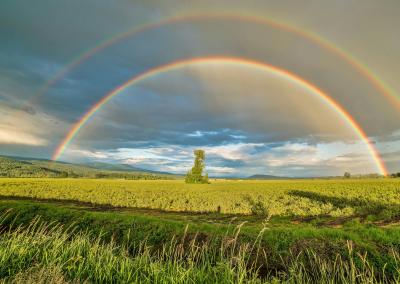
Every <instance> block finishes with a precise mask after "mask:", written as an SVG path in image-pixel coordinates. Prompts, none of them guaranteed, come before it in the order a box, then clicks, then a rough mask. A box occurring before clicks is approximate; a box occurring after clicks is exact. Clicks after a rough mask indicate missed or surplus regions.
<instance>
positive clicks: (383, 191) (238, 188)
mask: <svg viewBox="0 0 400 284" xmlns="http://www.w3.org/2000/svg"><path fill="white" fill-rule="evenodd" d="M0 195H3V196H19V197H33V198H41V199H59V200H76V201H83V202H90V203H93V204H102V205H111V206H118V207H135V208H150V209H161V210H165V211H178V212H182V211H186V212H200V213H201V212H217V211H220V213H225V214H251V213H252V211H254V207H257V205H260V206H259V207H264V209H265V213H267V214H268V215H272V216H316V215H331V216H337V217H339V216H351V215H354V214H368V213H373V214H374V215H376V214H377V213H380V214H386V215H387V217H390V215H391V213H395V214H396V213H398V212H397V210H398V208H399V206H400V198H399V196H400V180H398V179H371V180H364V179H361V180H282V181H213V182H212V183H211V184H203V185H191V184H185V183H184V182H183V181H180V180H171V181H165V180H163V181H129V180H94V179H7V178H6V179H1V180H0ZM252 209H253V210H252ZM392 211H393V212H392ZM253 213H254V212H253Z"/></svg>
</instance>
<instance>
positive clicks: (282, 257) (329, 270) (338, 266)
mask: <svg viewBox="0 0 400 284" xmlns="http://www.w3.org/2000/svg"><path fill="white" fill-rule="evenodd" d="M110 209H112V208H110ZM0 211H1V212H2V213H1V214H2V216H3V217H2V234H1V241H0V248H1V250H2V251H1V252H0V257H1V259H2V260H1V261H2V263H1V267H3V270H2V272H1V277H2V278H3V279H8V280H10V281H11V278H18V277H22V278H23V277H31V276H32V277H45V276H46V275H49V273H50V274H51V273H53V274H54V277H59V278H60V279H63V281H64V280H65V281H72V280H79V281H84V280H89V281H90V282H115V283H119V282H132V281H133V282H135V281H136V282H148V283H150V282H151V283H155V282H170V283H174V282H175V283H176V282H208V283H212V282H213V283H216V282H218V283H224V282H226V283H230V282H241V281H242V282H258V281H261V280H262V281H275V280H276V281H277V280H279V281H284V282H301V281H306V282H307V281H311V280H312V281H317V282H328V280H329V279H331V280H333V279H336V280H337V281H338V282H341V281H342V282H343V281H345V280H346V282H357V281H359V282H360V283H361V282H363V281H367V280H368V281H369V280H371V281H372V280H373V281H375V282H377V281H396V280H397V281H398V280H399V277H400V274H399V273H400V271H399V259H398V254H399V251H400V241H399V240H400V228H398V227H397V226H394V227H387V228H386V227H378V226H375V225H371V224H361V223H359V222H357V221H355V220H352V221H350V222H349V223H347V224H345V225H344V226H343V227H341V228H331V227H321V226H315V225H312V224H303V223H302V224H297V225H293V224H290V223H288V222H287V220H282V219H279V218H278V220H274V218H272V219H271V220H270V221H269V222H268V223H265V224H264V226H263V225H259V226H254V225H247V224H244V225H242V226H240V225H232V224H231V225H229V224H228V223H229V221H228V222H226V224H223V223H220V224H207V223H204V222H197V223H191V225H190V226H188V227H187V222H185V218H184V217H185V216H182V219H177V218H171V219H169V218H167V217H165V216H164V217H160V216H155V215H149V214H143V213H142V212H136V213H135V212H120V211H112V210H110V211H111V212H98V211H96V208H93V207H85V206H78V205H74V206H72V205H68V206H67V205H61V204H52V203H43V202H33V201H21V200H17V201H12V200H3V201H1V202H0ZM5 216H7V217H5ZM214 217H215V216H214ZM220 217H221V218H223V217H224V216H223V215H222V214H221V216H220ZM38 218H40V219H38ZM42 222H44V224H42ZM50 222H51V224H49V223H50ZM259 223H261V222H259ZM45 224H47V225H45ZM58 224H62V225H58ZM239 229H240V230H239ZM239 231H240V232H239ZM260 232H261V234H260ZM31 244H35V245H34V246H32V245H31ZM27 271H30V272H29V273H28V272H27ZM90 271H91V272H90ZM93 271H95V273H94V272H93ZM35 275H36V276H35ZM46 277H47V276H46Z"/></svg>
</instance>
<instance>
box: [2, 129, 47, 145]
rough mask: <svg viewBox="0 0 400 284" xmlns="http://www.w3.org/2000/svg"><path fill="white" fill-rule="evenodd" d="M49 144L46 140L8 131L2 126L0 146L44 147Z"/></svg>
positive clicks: (15, 131) (12, 130)
mask: <svg viewBox="0 0 400 284" xmlns="http://www.w3.org/2000/svg"><path fill="white" fill-rule="evenodd" d="M47 143H48V141H47V140H46V139H43V138H40V137H36V136H34V135H32V134H29V133H24V132H21V131H19V130H16V129H7V126H5V125H0V144H18V145H30V146H44V145H47Z"/></svg>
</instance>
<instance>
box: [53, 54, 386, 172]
mask: <svg viewBox="0 0 400 284" xmlns="http://www.w3.org/2000/svg"><path fill="white" fill-rule="evenodd" d="M210 63H218V64H238V65H246V66H251V67H254V68H258V69H262V70H264V71H266V72H270V73H273V74H276V75H279V76H281V77H283V78H286V79H287V80H290V81H291V82H293V83H295V84H297V85H299V86H300V87H303V88H305V89H307V90H309V91H311V93H312V94H315V95H317V96H318V97H319V98H320V99H321V100H322V101H323V102H324V103H326V104H327V105H328V106H330V108H331V109H332V110H334V111H335V112H336V113H337V114H338V115H339V116H340V117H341V118H342V119H343V121H345V122H346V123H347V124H348V126H350V127H351V128H352V129H353V130H354V132H355V133H356V134H357V136H358V137H359V138H360V139H361V140H362V141H363V142H364V143H365V144H366V147H367V148H368V151H369V153H370V155H371V157H372V159H373V160H374V162H375V164H376V167H377V169H378V170H379V172H380V173H381V174H383V175H387V170H386V167H385V164H384V163H383V161H382V159H381V158H380V156H379V153H378V151H377V150H376V148H375V146H374V145H373V144H372V143H370V141H369V138H368V136H367V135H366V133H365V132H364V130H363V129H362V128H361V126H360V125H359V124H358V123H357V122H356V121H355V119H354V118H353V117H352V116H351V115H350V114H349V113H348V112H347V111H346V110H345V109H344V108H343V107H342V106H341V105H340V104H339V103H337V102H336V101H334V100H333V99H332V98H331V97H330V96H328V95H327V94H326V93H324V92H323V91H322V90H321V89H319V88H318V87H317V86H315V85H313V84H312V83H310V82H308V81H306V80H305V79H303V78H301V77H299V76H298V75H296V74H294V73H291V72H289V71H287V70H284V69H281V68H279V67H276V66H273V65H270V64H267V63H264V62H257V61H253V60H249V59H245V58H237V57H224V56H215V57H200V58H190V59H185V60H180V61H174V62H171V63H168V64H165V65H160V66H157V67H155V68H152V69H150V70H148V71H145V72H143V73H140V74H138V75H136V76H134V77H132V78H131V79H130V80H128V81H126V82H125V83H123V84H122V85H120V86H118V87H117V88H115V89H113V90H112V91H111V92H109V93H108V94H107V95H105V96H104V97H103V98H102V99H100V100H99V101H98V102H97V103H96V104H94V105H93V106H92V107H91V108H90V109H89V110H88V111H87V112H86V113H85V114H84V115H83V116H82V117H81V118H80V119H79V120H78V121H77V122H76V123H75V124H74V125H73V126H72V127H71V129H70V131H69V132H68V134H67V135H66V136H65V138H64V139H63V140H62V141H61V143H60V144H59V145H58V147H57V148H56V150H55V151H54V154H53V156H52V159H53V160H58V159H59V158H60V156H61V155H62V154H63V152H64V151H65V150H66V148H67V147H68V145H69V144H70V143H71V141H72V140H73V139H74V137H75V136H76V135H77V134H78V133H79V131H80V130H81V129H82V128H83V126H84V125H85V124H86V123H87V122H88V121H89V120H90V118H91V117H93V115H94V114H95V113H96V112H97V111H98V110H99V109H100V108H101V107H102V106H104V105H105V104H106V103H107V102H109V101H110V100H111V99H112V98H113V97H115V96H116V95H118V94H119V93H121V92H122V91H124V90H126V89H127V88H128V87H130V86H132V85H134V84H137V83H139V82H140V81H143V80H145V79H148V78H151V77H153V76H156V75H158V74H161V73H164V72H168V71H172V70H176V69H179V68H183V67H186V66H190V65H200V64H203V65H206V64H210Z"/></svg>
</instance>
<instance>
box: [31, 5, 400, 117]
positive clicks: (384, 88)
mask: <svg viewBox="0 0 400 284" xmlns="http://www.w3.org/2000/svg"><path fill="white" fill-rule="evenodd" d="M208 19H211V20H212V19H214V20H215V19H217V20H218V19H221V20H237V21H246V22H253V23H257V24H260V25H265V26H269V27H272V28H275V29H279V30H283V31H285V32H289V33H292V34H294V35H297V36H300V37H302V38H304V39H306V40H308V41H310V42H312V43H314V44H316V45H318V46H320V47H322V48H324V49H325V50H327V51H329V52H331V53H333V54H335V55H336V56H338V57H339V58H341V59H342V60H343V61H345V62H347V63H348V64H349V65H350V66H352V67H353V68H354V69H356V70H357V71H358V72H359V73H360V74H361V75H363V76H364V77H365V78H366V79H367V80H368V81H369V82H370V83H371V85H373V87H374V88H375V89H376V90H378V91H379V92H380V93H381V94H383V95H384V96H385V97H386V98H387V99H388V100H389V101H390V102H391V103H393V105H394V106H395V107H397V108H398V109H399V110H400V97H399V96H397V95H396V93H395V92H394V91H393V90H392V89H391V88H390V87H389V86H388V85H387V84H386V83H385V82H384V81H383V80H381V79H380V78H379V77H378V76H377V75H376V74H374V72H373V71H372V70H370V69H369V68H368V67H367V66H366V65H364V64H362V63H361V62H360V61H359V60H357V59H356V58H355V57H354V56H353V55H351V54H350V53H348V52H346V51H344V50H343V49H341V48H340V47H338V46H336V45H334V44H333V43H332V42H329V41H328V40H326V39H324V38H322V37H321V36H319V35H317V34H314V33H311V32H309V31H305V30H302V29H299V28H297V27H294V26H291V25H289V24H287V23H283V22H279V21H275V20H271V19H267V18H263V17H260V16H256V15H247V14H232V13H207V14H202V13H197V14H189V15H177V16H173V17H171V18H167V19H163V20H160V21H158V22H153V23H147V24H144V25H142V26H139V27H135V28H133V29H130V30H128V31H125V32H123V33H120V34H117V35H115V36H113V37H112V38H110V39H107V40H105V41H102V42H100V43H99V44H97V45H96V46H94V47H93V48H91V49H89V50H87V51H85V52H83V53H81V54H80V55H79V56H78V57H76V58H75V59H74V60H72V61H71V62H70V63H69V64H67V65H66V66H65V67H64V68H63V69H61V70H60V71H59V72H57V73H56V74H55V75H54V77H52V78H51V79H50V80H49V81H47V82H46V83H45V84H44V85H43V86H42V87H41V88H40V90H39V91H38V92H37V93H36V94H35V95H34V96H33V97H32V99H31V100H30V101H29V102H28V104H29V103H30V104H31V103H33V101H34V100H35V99H37V98H38V97H40V96H42V95H44V94H45V93H46V92H47V91H48V90H49V89H50V88H51V87H52V86H53V85H55V84H56V83H57V82H58V81H60V80H61V79H62V78H64V77H65V76H66V75H67V74H68V73H69V72H71V71H72V70H74V69H75V68H77V67H78V66H79V65H81V64H82V63H83V62H85V61H87V60H88V59H90V58H91V57H93V56H94V55H96V54H97V53H99V52H101V51H102V50H104V49H106V48H108V47H110V46H112V45H114V44H116V43H118V42H121V41H123V40H126V39H128V38H131V37H134V36H135V35H138V34H141V33H143V32H146V31H149V30H152V29H156V28H160V27H162V26H165V25H171V24H175V23H180V22H186V21H203V20H208Z"/></svg>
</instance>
